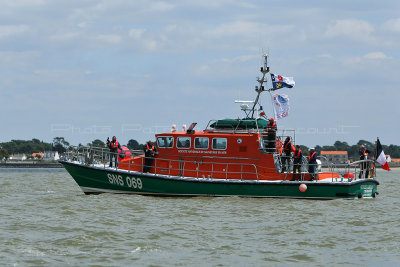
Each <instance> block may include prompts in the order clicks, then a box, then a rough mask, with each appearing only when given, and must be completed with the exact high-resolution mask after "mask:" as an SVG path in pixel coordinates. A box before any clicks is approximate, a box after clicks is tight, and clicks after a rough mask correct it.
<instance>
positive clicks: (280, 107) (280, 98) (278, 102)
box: [273, 94, 290, 120]
mask: <svg viewBox="0 0 400 267" xmlns="http://www.w3.org/2000/svg"><path fill="white" fill-rule="evenodd" d="M273 102H274V110H275V119H277V120H280V119H283V118H285V117H287V116H288V115H289V110H290V106H289V96H288V95H279V94H276V95H274V96H273Z"/></svg>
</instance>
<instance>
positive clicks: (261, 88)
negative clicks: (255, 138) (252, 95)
mask: <svg viewBox="0 0 400 267" xmlns="http://www.w3.org/2000/svg"><path fill="white" fill-rule="evenodd" d="M263 57H264V66H263V67H261V68H260V72H261V73H262V77H261V78H260V77H257V81H258V83H259V84H260V85H259V87H258V86H256V87H255V90H256V92H257V97H256V100H254V104H253V107H252V109H251V111H252V113H251V117H252V118H254V112H255V111H256V110H255V108H256V105H257V103H258V99H259V98H260V94H261V93H262V92H263V91H265V89H264V86H263V84H264V82H265V83H266V82H267V81H268V80H267V77H266V74H267V73H269V67H268V54H263Z"/></svg>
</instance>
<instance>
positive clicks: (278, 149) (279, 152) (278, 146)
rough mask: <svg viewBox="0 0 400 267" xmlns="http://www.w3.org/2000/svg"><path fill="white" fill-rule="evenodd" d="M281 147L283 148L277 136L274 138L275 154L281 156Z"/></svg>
mask: <svg viewBox="0 0 400 267" xmlns="http://www.w3.org/2000/svg"><path fill="white" fill-rule="evenodd" d="M282 147H283V144H282V140H281V138H280V137H279V136H278V137H277V138H276V152H278V154H279V156H282V152H283V148H282Z"/></svg>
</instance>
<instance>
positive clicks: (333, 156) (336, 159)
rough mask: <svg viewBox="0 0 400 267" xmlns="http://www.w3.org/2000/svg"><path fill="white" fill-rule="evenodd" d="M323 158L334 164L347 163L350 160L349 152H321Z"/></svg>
mask: <svg viewBox="0 0 400 267" xmlns="http://www.w3.org/2000/svg"><path fill="white" fill-rule="evenodd" d="M321 156H323V158H324V157H325V158H326V160H327V161H328V162H333V163H347V162H348V160H349V157H348V153H347V151H321Z"/></svg>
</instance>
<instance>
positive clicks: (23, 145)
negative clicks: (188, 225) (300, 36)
mask: <svg viewBox="0 0 400 267" xmlns="http://www.w3.org/2000/svg"><path fill="white" fill-rule="evenodd" d="M87 145H93V146H95V147H104V148H105V147H106V143H105V142H103V141H102V140H100V139H96V140H93V141H92V142H91V143H88V144H87ZM361 145H365V146H366V147H367V148H368V149H369V150H370V151H371V153H372V155H374V153H375V143H372V142H369V141H366V140H360V141H358V142H357V144H355V145H349V144H348V143H347V142H341V141H336V142H335V143H334V144H333V145H332V146H316V147H315V150H316V151H317V153H320V152H321V151H327V150H328V151H347V152H348V155H349V159H352V160H357V159H358V158H359V155H358V150H359V149H360V146H361ZM79 146H82V144H79ZM126 146H127V147H128V148H129V149H132V150H143V148H144V145H143V144H140V143H139V142H138V141H136V140H135V139H131V140H129V141H128V143H127V144H126ZM69 147H70V143H69V142H68V141H66V140H65V139H64V137H55V138H54V139H53V142H52V143H46V142H43V141H40V140H39V139H36V138H34V139H32V140H11V141H9V142H4V143H0V159H2V158H4V157H6V158H8V156H9V155H10V154H20V153H24V154H27V155H31V154H32V153H36V152H44V151H50V150H52V151H58V152H59V153H64V152H65V151H66V150H67V149H68V148H69ZM382 148H383V150H384V152H385V154H386V155H390V156H391V157H392V158H400V146H397V145H382ZM301 149H302V151H303V153H305V154H308V151H309V147H307V146H301Z"/></svg>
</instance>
